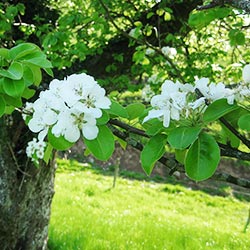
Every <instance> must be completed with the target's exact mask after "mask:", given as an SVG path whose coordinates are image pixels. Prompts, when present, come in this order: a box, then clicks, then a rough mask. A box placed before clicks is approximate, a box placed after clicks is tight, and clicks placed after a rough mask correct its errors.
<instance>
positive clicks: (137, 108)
mask: <svg viewBox="0 0 250 250" xmlns="http://www.w3.org/2000/svg"><path fill="white" fill-rule="evenodd" d="M126 110H127V113H128V119H129V120H134V119H135V118H138V117H139V116H141V115H142V114H143V112H144V110H145V106H144V105H143V104H142V103H132V104H129V105H128V106H127V107H126Z"/></svg>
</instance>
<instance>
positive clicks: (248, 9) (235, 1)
mask: <svg viewBox="0 0 250 250" xmlns="http://www.w3.org/2000/svg"><path fill="white" fill-rule="evenodd" d="M225 4H227V5H229V6H231V7H233V8H236V9H241V10H243V11H244V12H245V13H248V14H250V2H249V0H213V1H212V2H211V3H209V4H207V5H202V6H198V7H197V8H196V9H197V10H207V9H211V8H215V7H222V6H224V5H225Z"/></svg>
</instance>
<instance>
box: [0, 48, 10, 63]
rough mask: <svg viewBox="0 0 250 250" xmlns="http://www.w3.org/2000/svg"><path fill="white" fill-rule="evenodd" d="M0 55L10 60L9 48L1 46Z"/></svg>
mask: <svg viewBox="0 0 250 250" xmlns="http://www.w3.org/2000/svg"><path fill="white" fill-rule="evenodd" d="M0 57H2V58H4V59H6V60H8V59H9V57H10V55H9V50H8V49H5V48H0Z"/></svg>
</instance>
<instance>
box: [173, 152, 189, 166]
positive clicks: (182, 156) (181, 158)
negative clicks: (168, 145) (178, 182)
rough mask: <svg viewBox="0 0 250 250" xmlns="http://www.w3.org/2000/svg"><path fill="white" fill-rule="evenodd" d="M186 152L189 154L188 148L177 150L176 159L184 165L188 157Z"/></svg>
mask: <svg viewBox="0 0 250 250" xmlns="http://www.w3.org/2000/svg"><path fill="white" fill-rule="evenodd" d="M186 154H187V149H184V150H183V149H182V150H180V149H176V150H175V159H176V160H177V161H178V162H180V163H181V164H183V165H184V163H185V158H186Z"/></svg>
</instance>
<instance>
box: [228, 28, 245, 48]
mask: <svg viewBox="0 0 250 250" xmlns="http://www.w3.org/2000/svg"><path fill="white" fill-rule="evenodd" d="M228 36H229V39H230V45H231V46H237V45H244V44H245V42H246V38H245V35H244V33H243V32H242V31H241V30H238V29H231V30H230V31H229V34H228Z"/></svg>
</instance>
